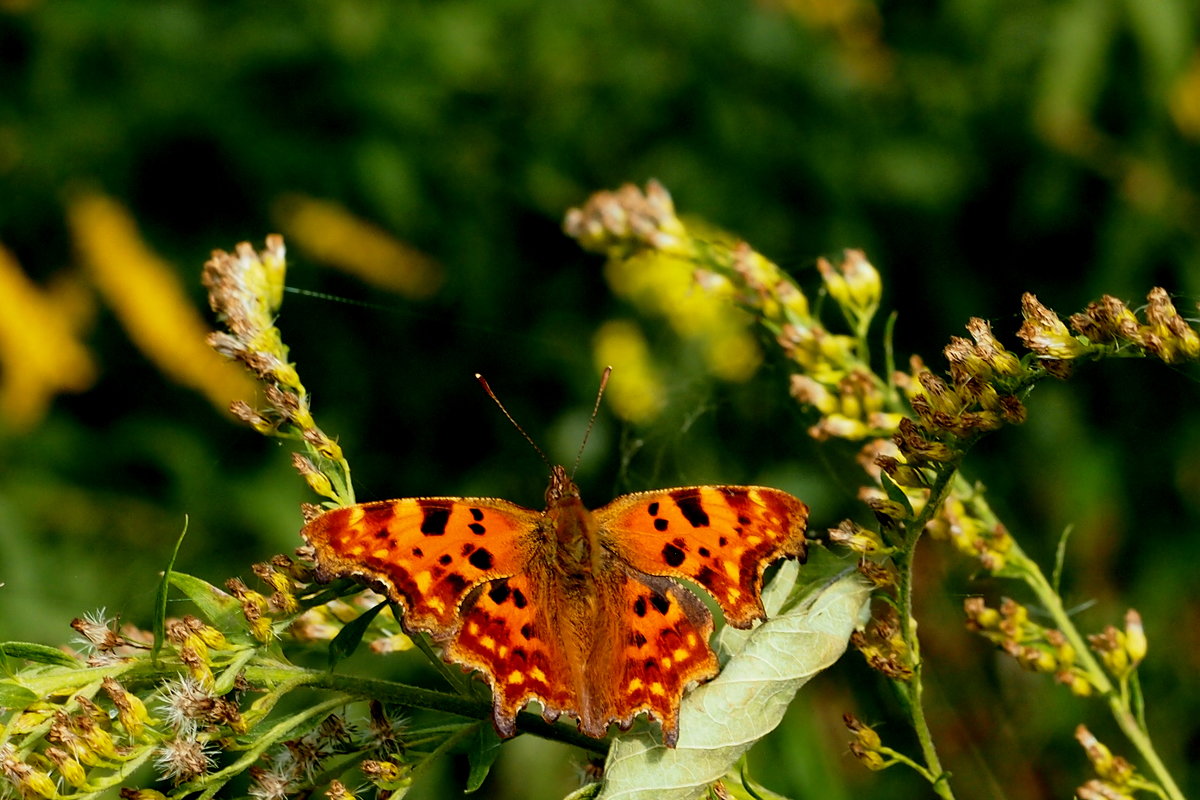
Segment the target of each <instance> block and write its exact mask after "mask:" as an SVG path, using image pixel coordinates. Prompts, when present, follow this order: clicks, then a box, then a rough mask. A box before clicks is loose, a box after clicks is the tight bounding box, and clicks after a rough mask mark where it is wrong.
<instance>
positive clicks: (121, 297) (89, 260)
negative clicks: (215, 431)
mask: <svg viewBox="0 0 1200 800" xmlns="http://www.w3.org/2000/svg"><path fill="white" fill-rule="evenodd" d="M68 211H69V218H70V225H71V229H72V233H73V234H74V236H75V244H76V247H77V248H78V250H79V255H80V258H81V260H82V262H83V264H84V266H85V267H86V269H87V271H88V275H89V276H90V277H91V279H92V281H93V282H94V283H95V284H96V288H98V289H99V290H100V293H101V294H102V295H103V296H104V299H105V300H107V301H108V304H109V305H110V306H111V307H112V309H113V311H114V312H115V313H116V315H117V319H119V320H120V321H121V324H122V325H123V326H124V327H125V330H126V332H127V333H128V334H129V338H130V339H132V340H133V342H134V344H136V345H137V346H138V348H139V349H140V350H141V351H142V352H143V353H144V354H145V355H146V357H147V358H149V359H150V360H151V361H153V362H154V363H155V365H156V366H157V367H158V368H159V369H160V370H162V371H163V373H164V374H166V375H167V376H168V377H169V378H171V379H172V380H174V381H176V382H177V383H180V384H182V385H184V386H188V387H190V388H193V389H195V390H197V391H199V392H201V393H202V394H204V396H205V397H207V398H208V400H209V401H210V402H211V403H212V404H213V405H215V406H216V407H217V408H219V409H221V410H222V411H225V410H226V409H228V407H229V403H230V401H232V400H237V399H242V400H246V399H251V398H253V396H254V385H253V383H252V382H251V381H250V379H249V378H247V377H246V376H245V375H244V374H243V373H242V372H241V371H240V370H238V369H237V368H236V367H234V366H233V365H232V364H228V363H226V362H225V361H224V360H223V359H222V358H221V357H220V356H218V355H217V354H216V353H214V352H213V351H212V350H210V349H209V347H208V345H207V344H205V338H206V336H207V334H208V326H207V325H205V323H204V321H203V320H202V319H201V317H200V314H199V313H198V312H197V311H196V309H195V307H194V306H193V305H192V303H191V301H189V300H188V297H187V294H186V293H185V292H184V289H183V285H182V284H181V282H180V280H179V277H178V275H177V274H176V272H175V270H173V269H172V267H171V265H170V264H168V263H167V262H165V261H163V260H162V259H161V258H159V256H158V255H156V254H155V253H154V252H152V251H151V250H150V249H149V247H147V246H146V243H145V242H144V241H143V240H142V238H141V236H140V235H139V234H138V231H137V227H136V226H135V224H134V221H133V219H132V218H131V217H130V215H129V212H128V211H126V209H125V208H124V207H122V206H121V205H120V204H119V203H117V202H116V201H115V200H112V199H110V198H108V197H105V196H103V195H100V194H96V193H84V194H80V195H77V196H76V197H74V198H72V200H71V202H70V206H69V209H68Z"/></svg>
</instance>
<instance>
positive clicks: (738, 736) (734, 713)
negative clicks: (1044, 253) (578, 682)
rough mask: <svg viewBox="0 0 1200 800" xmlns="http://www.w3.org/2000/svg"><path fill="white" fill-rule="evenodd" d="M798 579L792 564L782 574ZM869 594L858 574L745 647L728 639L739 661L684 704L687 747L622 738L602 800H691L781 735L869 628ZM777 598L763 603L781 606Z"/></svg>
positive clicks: (657, 739)
mask: <svg viewBox="0 0 1200 800" xmlns="http://www.w3.org/2000/svg"><path fill="white" fill-rule="evenodd" d="M795 569H796V567H795V565H791V564H785V565H784V567H783V569H781V570H780V573H781V574H784V570H789V571H790V570H795ZM787 579H788V578H787V575H786V574H784V580H787ZM778 580H779V578H778V577H777V578H776V581H778ZM870 593H871V590H870V586H869V585H868V584H867V582H866V581H865V580H863V578H862V577H861V576H860V575H858V574H857V573H849V574H846V575H844V576H842V577H840V578H838V579H836V580H835V581H833V582H832V583H828V584H826V585H825V586H824V587H818V589H817V590H816V591H814V592H813V593H811V594H809V595H808V596H807V597H806V598H804V601H803V602H800V603H797V604H796V605H795V606H794V607H793V608H792V609H790V610H787V611H784V612H783V613H782V614H781V615H780V616H777V617H773V618H772V619H769V620H767V621H766V622H764V623H763V624H762V625H761V626H759V627H758V628H757V629H755V630H754V631H752V632H749V633H748V634H747V633H746V632H745V631H737V632H736V634H742V637H741V638H744V641H743V642H738V641H736V640H737V638H739V637H737V636H736V634H735V633H731V634H729V637H726V636H725V632H724V631H723V632H722V634H723V635H722V638H723V639H728V640H727V641H726V642H724V643H723V646H726V647H728V648H729V649H730V650H732V651H734V654H733V656H732V657H731V658H730V659H729V661H728V663H727V664H726V665H725V667H724V668H723V669H722V670H721V674H720V675H718V676H717V677H716V678H715V679H713V680H712V681H710V682H709V683H706V684H705V685H703V686H701V687H699V688H698V689H696V690H695V691H693V692H691V693H690V694H689V695H687V696H686V697H685V698H684V701H683V704H682V706H681V707H680V714H679V743H678V746H677V747H676V748H675V749H674V750H670V749H668V748H667V747H665V746H664V745H663V744H662V743H661V734H660V733H659V732H658V731H642V732H638V733H636V734H629V735H625V736H618V737H617V738H616V739H615V740H614V741H613V744H612V748H611V749H610V750H609V755H608V761H607V763H606V764H605V768H604V775H605V779H604V789H603V791H602V792H601V793H600V795H599V796H600V797H601V798H609V799H611V798H619V799H620V800H638V799H639V798H647V800H650V799H651V798H653V800H684V798H688V800H690V798H694V797H696V796H697V795H699V794H700V793H701V792H702V791H703V790H704V788H705V787H706V786H708V785H710V784H711V783H712V782H713V781H716V780H718V779H720V778H721V777H722V776H724V775H725V774H726V773H727V772H729V770H730V769H731V768H732V767H733V765H734V764H735V763H737V760H738V759H739V758H741V757H742V754H743V753H745V752H746V751H747V750H749V749H750V747H751V746H752V745H753V744H754V743H755V742H756V741H758V740H759V739H761V738H762V737H763V736H766V735H767V734H768V733H770V732H771V731H772V730H774V728H775V727H776V726H777V725H778V724H779V721H780V720H781V719H782V718H783V714H784V712H785V711H786V710H787V707H788V704H789V703H790V702H791V700H792V697H793V696H794V695H795V693H796V692H797V691H798V690H799V689H800V687H801V686H803V685H804V684H805V683H807V682H808V680H809V679H810V678H812V677H813V676H814V675H816V674H817V673H818V672H820V671H821V670H823V669H825V668H826V667H828V666H829V665H831V664H833V663H834V662H835V661H837V659H838V658H839V657H840V656H841V655H842V653H843V652H844V651H845V649H846V642H847V641H848V640H849V638H850V634H851V633H852V632H853V631H854V629H855V627H857V626H858V625H859V624H860V623H861V615H862V612H863V611H864V610H865V608H866V605H867V601H868V599H869V597H870ZM778 594H779V593H778V592H772V591H771V590H768V591H767V592H766V593H764V599H769V600H770V602H771V603H773V604H774V603H778V602H779V597H778V596H777V595H778ZM728 630H730V629H728V628H727V629H726V631H728Z"/></svg>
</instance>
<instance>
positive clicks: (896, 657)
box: [850, 606, 914, 681]
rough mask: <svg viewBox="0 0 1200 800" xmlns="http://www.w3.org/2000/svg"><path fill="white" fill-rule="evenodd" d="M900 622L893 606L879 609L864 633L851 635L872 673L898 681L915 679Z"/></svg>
mask: <svg viewBox="0 0 1200 800" xmlns="http://www.w3.org/2000/svg"><path fill="white" fill-rule="evenodd" d="M900 625H901V622H900V618H899V615H898V614H897V613H896V610H895V609H894V608H892V607H891V606H882V607H881V609H877V611H876V613H874V614H873V616H872V617H871V621H870V622H869V623H867V626H866V628H865V629H864V630H861V631H855V632H854V633H853V634H851V635H850V644H851V645H853V646H854V647H855V648H856V649H857V650H858V651H859V652H860V653H862V655H863V658H865V659H866V660H867V664H868V665H870V667H871V669H873V670H875V671H877V672H881V673H883V674H884V675H886V676H887V677H889V678H891V679H893V680H897V681H907V680H909V679H910V678H912V676H913V667H914V664H913V657H912V651H911V650H910V649H909V647H908V643H907V642H905V641H904V636H903V634H902V632H901V630H900Z"/></svg>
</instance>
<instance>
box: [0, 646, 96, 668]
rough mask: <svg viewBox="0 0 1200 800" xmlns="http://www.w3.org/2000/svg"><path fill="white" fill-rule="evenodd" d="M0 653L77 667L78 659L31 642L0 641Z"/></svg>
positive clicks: (42, 662)
mask: <svg viewBox="0 0 1200 800" xmlns="http://www.w3.org/2000/svg"><path fill="white" fill-rule="evenodd" d="M0 654H2V655H5V656H9V657H12V658H20V659H24V660H25V661H34V662H36V663H38V664H52V665H54V666H56V667H78V666H79V661H78V660H77V659H74V658H72V657H71V656H69V655H67V654H66V653H64V652H63V651H62V650H59V649H58V648H57V647H48V646H47V645H44V644H34V643H33V642H0Z"/></svg>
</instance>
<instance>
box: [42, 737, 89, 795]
mask: <svg viewBox="0 0 1200 800" xmlns="http://www.w3.org/2000/svg"><path fill="white" fill-rule="evenodd" d="M46 758H48V759H50V760H51V761H53V762H54V765H55V766H56V767H57V768H58V771H59V773H60V774H61V775H62V776H63V780H65V781H66V782H67V783H69V784H71V785H72V786H74V787H75V788H76V789H81V788H83V787H84V786H85V785H86V784H87V772H86V771H85V770H84V768H83V765H82V764H80V763H79V762H78V761H76V760H75V759H74V758H72V757H71V754H70V753H68V752H67V751H65V750H62V749H61V748H58V747H47V748H46Z"/></svg>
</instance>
